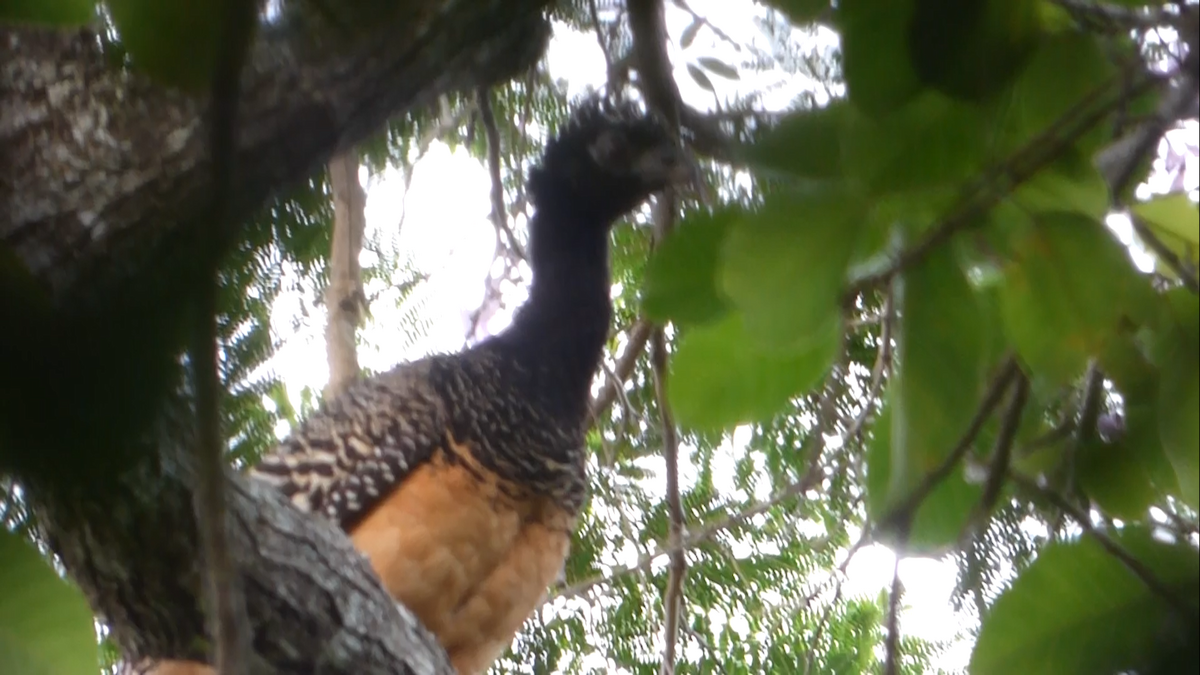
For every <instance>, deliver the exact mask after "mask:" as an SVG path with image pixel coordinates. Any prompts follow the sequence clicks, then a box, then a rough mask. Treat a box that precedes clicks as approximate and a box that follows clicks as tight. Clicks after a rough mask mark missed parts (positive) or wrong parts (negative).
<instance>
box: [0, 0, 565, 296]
mask: <svg viewBox="0 0 1200 675" xmlns="http://www.w3.org/2000/svg"><path fill="white" fill-rule="evenodd" d="M295 4H297V5H299V6H298V7H297V8H294V9H292V10H289V11H290V12H292V15H289V18H288V19H287V20H285V23H284V25H283V27H280V26H275V27H271V28H270V29H268V30H264V31H263V32H262V33H263V34H262V36H261V37H260V38H259V39H258V40H257V41H256V42H255V44H254V45H253V47H252V50H251V54H250V58H249V62H248V64H247V66H246V68H245V71H244V74H243V78H242V99H241V111H242V117H241V119H242V124H241V125H240V126H239V130H238V139H237V149H236V153H235V157H234V166H235V167H236V171H235V174H234V176H233V177H232V184H233V186H234V190H233V192H232V194H231V195H230V206H231V212H232V214H233V215H234V216H235V217H238V216H245V215H246V214H248V213H249V212H251V211H252V210H253V209H256V208H257V207H258V206H259V205H260V204H261V203H262V202H263V200H264V199H265V198H266V197H268V196H269V195H270V194H272V193H273V192H275V191H277V190H279V189H280V188H281V187H284V186H287V185H289V184H292V183H294V182H296V181H299V180H301V179H303V178H306V177H307V176H309V175H310V174H311V173H312V172H313V171H314V170H316V169H318V168H319V167H320V166H322V165H323V164H325V163H326V162H327V161H328V160H329V158H330V157H331V156H332V155H333V154H334V153H335V152H337V151H339V150H342V149H346V148H349V147H352V146H353V145H355V144H356V143H357V142H358V141H360V140H362V139H364V138H366V137H367V136H368V135H369V134H371V133H373V132H374V131H375V130H376V129H378V128H379V127H380V126H381V125H382V124H383V123H384V122H385V121H386V120H387V119H388V118H390V117H391V116H393V115H395V114H397V113H400V112H403V111H405V110H411V109H413V108H415V107H418V106H422V105H426V104H429V103H431V102H433V101H435V100H436V97H437V96H438V95H439V94H441V93H443V92H446V91H450V90H463V89H469V88H472V87H474V86H478V85H482V84H488V83H492V82H496V81H500V80H503V79H507V78H508V77H511V76H512V75H513V74H515V73H517V72H519V71H520V70H522V69H524V68H526V67H528V66H529V65H530V64H531V63H532V62H533V60H534V59H536V58H537V57H539V56H540V55H541V53H542V51H543V49H544V47H545V44H546V40H547V38H548V24H547V23H546V22H545V20H544V18H543V17H542V14H541V12H542V10H543V9H544V8H545V6H547V5H548V4H549V3H548V2H547V1H546V0H517V1H514V2H507V3H496V2H492V1H491V0H457V1H454V0H421V1H417V2H405V3H400V4H393V5H389V11H385V12H379V11H378V10H379V8H378V7H377V6H376V5H371V7H373V8H374V9H373V10H372V11H373V12H375V13H376V14H377V15H376V16H372V20H371V21H364V20H362V18H361V17H358V18H357V19H356V18H355V17H346V16H345V15H346V14H349V13H353V12H355V11H358V12H361V11H362V10H363V8H362V7H359V6H357V4H356V3H342V4H336V5H329V4H328V3H322V5H323V6H326V10H327V11H328V12H336V13H338V14H339V15H341V16H340V17H339V18H341V19H344V20H342V21H339V22H338V23H340V24H342V26H340V27H339V26H335V25H330V24H329V23H328V22H321V21H320V20H318V19H316V18H314V17H313V16H310V15H306V14H303V11H304V9H305V8H306V5H304V4H303V2H301V3H295ZM310 9H311V8H310ZM310 14H311V15H316V13H315V12H311V13H310ZM293 15H294V16H293ZM346 25H349V26H353V27H354V29H353V36H352V37H353V39H349V37H350V35H347V34H346V33H345V31H346V28H345V26H346ZM0 63H3V64H5V65H4V69H3V71H0V156H3V157H4V158H5V161H4V162H0V204H4V205H5V207H6V212H5V216H4V217H2V218H0V242H2V243H3V244H4V245H5V246H8V247H11V248H12V249H13V250H14V251H15V253H16V254H17V256H18V257H19V258H20V259H21V260H22V261H23V262H24V263H25V264H26V265H27V266H28V267H29V269H30V271H31V272H32V274H33V276H34V277H35V278H36V279H38V280H39V281H40V282H42V283H44V284H45V285H46V286H47V288H48V289H49V290H50V291H51V293H52V297H53V298H54V299H55V300H57V301H58V303H57V304H66V303H68V301H70V300H78V299H79V297H78V296H77V295H76V294H77V293H79V294H80V295H86V296H91V297H95V296H96V295H97V294H102V293H103V292H104V291H105V290H106V289H108V288H110V286H109V284H107V283H99V282H104V281H110V280H112V277H114V276H117V277H120V276H121V275H122V274H128V273H129V272H130V269H131V268H134V269H137V268H140V265H139V264H138V263H139V261H141V260H143V259H144V258H145V257H147V256H151V255H153V254H154V246H155V244H157V243H159V242H160V241H161V239H162V238H163V237H164V236H165V235H166V234H168V233H169V232H171V231H172V230H174V229H176V228H178V227H179V226H181V225H183V224H191V225H192V226H196V223H195V222H194V221H195V218H194V214H196V213H199V212H201V210H202V208H203V206H204V205H205V204H207V203H208V198H209V195H210V192H211V188H212V185H211V180H210V171H209V169H208V166H209V161H210V158H209V154H208V150H207V144H206V135H205V134H204V133H203V123H202V116H201V113H202V111H203V110H204V106H205V101H203V100H198V99H194V98H192V97H188V96H185V95H183V94H181V93H178V92H175V91H172V90H168V89H165V88H162V87H158V86H156V85H154V84H153V83H151V82H149V81H147V80H146V79H145V78H144V77H142V76H140V75H138V74H136V73H130V72H122V71H119V70H117V69H115V68H114V67H112V65H111V63H110V59H109V57H108V56H107V55H105V54H104V53H103V52H102V49H101V47H100V45H99V42H98V40H97V38H96V36H95V34H93V33H92V32H91V31H88V30H77V31H69V32H67V31H55V30H49V29H37V28H30V27H20V28H14V27H4V28H2V29H0ZM117 255H120V257H119V258H117V257H115V256H117Z"/></svg>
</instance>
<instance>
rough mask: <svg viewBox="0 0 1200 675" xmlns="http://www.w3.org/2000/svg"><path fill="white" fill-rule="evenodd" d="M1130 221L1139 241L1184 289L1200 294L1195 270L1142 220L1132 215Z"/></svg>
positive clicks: (1199, 285)
mask: <svg viewBox="0 0 1200 675" xmlns="http://www.w3.org/2000/svg"><path fill="white" fill-rule="evenodd" d="M1129 221H1130V222H1131V223H1133V231H1134V232H1136V233H1137V236H1138V239H1141V240H1142V243H1143V244H1145V245H1146V247H1147V248H1149V249H1150V250H1151V251H1153V252H1154V255H1155V256H1157V257H1158V259H1159V260H1161V261H1163V263H1164V264H1166V266H1167V267H1169V268H1171V271H1172V272H1174V273H1175V275H1176V276H1178V277H1179V279H1180V281H1182V282H1183V286H1184V288H1186V289H1188V290H1189V291H1191V292H1193V293H1200V280H1197V278H1196V272H1195V270H1194V269H1191V268H1190V266H1189V265H1188V264H1187V263H1185V262H1184V261H1183V260H1182V259H1180V257H1179V256H1178V255H1176V254H1175V252H1174V251H1172V250H1171V249H1170V248H1168V247H1167V245H1166V244H1164V243H1163V241H1162V240H1161V239H1159V238H1158V235H1157V234H1155V233H1154V230H1151V229H1150V226H1148V225H1146V223H1145V222H1144V221H1143V220H1142V219H1141V218H1138V217H1137V216H1135V215H1133V214H1132V213H1131V214H1129Z"/></svg>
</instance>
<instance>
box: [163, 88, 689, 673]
mask: <svg viewBox="0 0 1200 675" xmlns="http://www.w3.org/2000/svg"><path fill="white" fill-rule="evenodd" d="M693 176H694V164H693V163H692V162H691V161H690V159H689V158H688V156H687V155H686V153H685V152H684V151H683V150H681V149H680V148H679V147H678V146H677V144H676V142H675V141H674V140H673V139H672V137H671V135H670V133H669V132H668V131H667V128H666V127H665V126H664V125H663V124H662V123H660V121H658V120H657V119H656V118H655V117H652V116H649V115H645V114H642V113H640V112H638V111H637V109H636V108H634V107H632V106H630V105H622V106H615V107H609V106H607V105H604V104H602V103H601V102H600V101H599V100H598V99H592V100H590V101H588V102H586V103H584V104H583V105H582V106H580V107H579V109H577V111H576V112H575V113H574V114H573V115H572V117H571V119H570V120H569V122H568V123H567V124H566V125H565V126H564V128H563V129H562V130H561V131H560V133H559V135H558V136H557V138H555V139H553V140H551V141H550V142H549V143H548V144H547V146H546V149H545V152H544V155H543V157H542V159H541V161H540V163H539V164H538V165H537V166H536V167H534V168H533V169H532V170H531V171H530V174H529V181H528V191H529V194H530V197H531V203H532V205H533V207H534V215H533V217H532V218H531V220H530V222H529V254H530V258H531V260H530V261H529V263H530V267H531V269H532V272H533V277H532V280H531V283H530V287H529V298H528V300H527V301H526V302H525V304H524V305H523V306H522V307H520V308H519V309H518V310H517V312H516V314H515V316H514V318H513V322H512V324H511V325H510V326H509V327H507V328H506V329H504V330H503V331H502V332H500V333H498V334H496V335H494V336H492V337H489V338H487V339H485V340H483V341H481V342H479V343H478V344H477V345H475V346H473V347H471V348H470V349H467V350H465V351H462V352H459V353H455V354H445V355H437V356H432V357H428V358H425V359H422V360H419V361H415V362H412V363H406V364H401V365H399V366H397V367H395V368H393V369H392V370H390V371H388V372H385V373H382V374H380V375H377V376H375V377H372V378H369V379H366V380H363V381H360V382H358V383H356V384H354V385H352V386H351V387H349V388H348V389H347V391H346V392H345V393H344V394H342V395H341V396H339V397H337V398H335V399H333V400H332V401H330V402H328V403H327V404H326V405H325V406H323V408H322V409H321V410H320V411H319V412H317V413H315V414H313V415H312V416H311V417H310V418H308V419H307V420H306V421H305V422H303V423H302V424H301V425H300V426H299V427H298V428H297V429H296V430H295V432H294V433H293V434H292V435H291V436H290V437H289V438H288V439H287V440H285V441H284V442H283V443H282V444H281V445H280V446H279V447H278V448H277V449H276V450H275V451H274V452H273V453H271V454H270V455H268V456H267V457H265V458H264V459H263V460H262V462H261V463H259V464H258V465H257V466H255V467H254V468H253V469H252V470H251V475H253V476H254V477H255V478H258V479H261V480H264V481H267V482H268V483H270V484H273V485H275V486H276V487H278V489H280V490H281V491H283V493H284V494H285V495H287V496H288V497H289V498H290V499H291V500H292V502H293V503H294V504H295V505H296V506H297V507H299V508H300V509H302V510H305V511H311V512H314V513H319V514H321V515H323V516H324V517H327V518H330V519H332V520H333V521H334V522H336V523H338V524H339V525H341V526H342V527H343V528H344V529H345V530H346V531H347V532H348V533H349V534H350V538H351V540H352V541H353V543H354V545H355V546H356V547H357V548H358V549H359V550H361V551H362V552H363V553H365V554H366V556H367V558H368V559H369V560H370V563H371V565H372V567H373V568H374V570H375V571H376V573H377V574H378V575H379V577H380V579H381V580H382V581H383V585H384V586H385V587H386V588H387V590H388V592H389V593H391V595H392V596H393V597H395V598H396V599H397V600H399V601H400V602H402V603H403V604H404V605H405V606H407V607H408V608H410V609H411V610H412V611H413V612H414V613H415V614H416V615H417V616H418V617H419V618H420V619H421V621H422V623H423V624H424V625H425V626H426V627H427V628H428V629H429V630H430V631H431V632H432V633H433V634H434V635H435V636H436V637H437V639H438V640H439V641H440V643H441V644H442V646H443V647H444V648H445V649H446V651H447V652H448V654H449V656H450V660H451V663H452V664H453V665H454V667H455V668H456V669H457V670H458V672H459V673H461V674H462V675H476V674H478V673H483V672H484V671H485V670H486V669H487V668H488V667H489V666H490V665H491V663H492V662H493V661H494V660H495V659H496V658H498V657H499V656H500V654H502V653H503V652H504V650H505V649H506V648H507V647H508V645H509V643H510V642H511V641H512V639H513V637H514V636H515V634H516V632H517V631H518V630H519V629H520V627H521V625H522V624H523V623H524V621H525V620H526V619H527V618H528V617H529V615H530V614H531V613H532V612H533V611H534V609H536V607H537V605H538V604H539V602H540V601H541V598H542V597H543V594H544V593H545V592H546V589H547V587H548V586H549V585H550V584H551V583H552V582H553V581H554V579H555V578H556V576H557V575H558V573H559V570H560V569H561V567H562V565H563V562H564V560H565V558H566V556H567V552H568V547H569V543H570V538H571V533H572V531H573V529H574V526H575V522H576V518H577V516H578V514H579V511H580V508H581V507H582V505H583V502H584V499H585V496H586V493H587V472H586V462H585V460H586V457H585V444H584V434H585V432H586V426H587V419H588V403H589V390H590V385H591V382H592V380H593V378H594V376H595V373H596V371H597V369H598V367H599V364H600V360H601V358H602V354H603V348H604V343H605V341H606V340H607V336H608V331H609V324H610V323H611V317H612V303H611V299H610V293H611V283H610V274H609V262H608V239H609V232H610V229H611V227H612V226H613V224H614V223H616V222H617V221H618V220H620V219H621V218H622V217H623V216H625V215H627V214H628V213H630V212H631V211H633V210H634V209H635V208H637V207H638V206H639V205H640V204H642V203H643V202H644V201H645V200H646V199H647V198H648V197H649V196H650V195H651V194H653V193H654V192H656V191H658V190H661V189H663V188H665V187H667V186H668V185H672V184H680V183H683V182H687V181H689V180H690V179H692V177H693ZM176 663H178V662H176ZM162 665H165V664H162ZM158 672H159V673H160V674H164V675H165V673H168V672H172V671H169V670H159V671H158Z"/></svg>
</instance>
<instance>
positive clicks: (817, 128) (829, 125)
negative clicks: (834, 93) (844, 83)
mask: <svg viewBox="0 0 1200 675" xmlns="http://www.w3.org/2000/svg"><path fill="white" fill-rule="evenodd" d="M848 112H850V110H849V106H848V105H847V104H846V102H845V101H841V100H839V101H834V102H832V103H830V104H829V105H827V106H825V107H824V108H815V109H812V110H801V111H798V112H793V113H790V114H789V115H787V116H786V117H784V118H783V119H782V120H781V121H780V122H779V124H777V125H776V126H775V127H773V128H771V129H770V130H769V131H767V132H766V133H764V134H763V135H762V137H761V138H759V139H757V140H756V141H755V143H754V144H753V145H748V146H745V147H744V148H742V149H741V151H740V153H739V155H740V157H741V159H742V160H743V161H745V162H746V163H747V164H749V165H750V167H751V168H754V169H759V170H766V171H777V172H780V173H785V174H788V175H790V176H794V177H796V178H802V179H811V180H833V179H838V178H841V176H842V165H841V162H842V158H841V155H842V149H841V138H842V134H843V126H844V124H845V120H846V116H847V113H848Z"/></svg>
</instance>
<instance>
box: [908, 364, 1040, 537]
mask: <svg viewBox="0 0 1200 675" xmlns="http://www.w3.org/2000/svg"><path fill="white" fill-rule="evenodd" d="M1019 372H1020V368H1019V367H1018V366H1017V360H1016V358H1015V357H1013V356H1009V357H1007V358H1005V360H1004V362H1003V363H1002V364H1001V365H1000V368H999V370H997V371H996V375H995V377H993V378H992V383H991V385H989V386H988V390H987V393H986V394H984V397H983V402H982V403H980V404H979V409H978V410H977V411H976V412H975V417H973V418H972V419H971V423H970V424H969V425H968V426H967V430H966V432H965V433H964V434H963V437H962V439H961V440H959V442H958V445H956V446H955V447H954V450H952V451H951V452H950V454H949V455H948V456H947V457H946V459H945V460H943V461H942V463H941V465H939V466H938V467H937V468H936V469H934V470H933V471H932V472H931V473H929V474H928V475H926V476H925V478H924V480H922V481H921V483H920V485H918V486H917V487H916V489H914V490H913V491H912V494H910V495H909V496H908V497H907V498H906V499H905V500H904V501H903V502H901V503H900V505H899V506H898V507H896V508H895V509H894V510H893V511H892V513H891V514H890V515H889V517H888V521H889V522H891V523H897V524H899V525H900V527H901V529H902V530H903V531H905V532H907V530H908V524H909V523H910V522H911V521H912V517H913V514H915V513H916V511H917V509H918V508H920V507H921V503H922V502H924V501H925V498H926V497H928V496H929V493H931V492H933V490H934V488H936V487H937V486H938V485H939V484H940V483H941V482H942V481H943V480H945V479H946V477H947V476H949V475H950V472H952V471H953V470H954V467H955V466H957V465H958V463H959V462H961V461H962V458H963V457H964V456H965V455H966V454H967V451H968V450H970V449H971V444H972V443H974V442H975V438H976V437H977V436H978V435H979V432H980V431H981V430H982V429H983V425H984V424H986V423H987V421H988V418H990V417H991V416H992V411H993V410H995V409H996V407H997V406H998V405H1000V401H1002V400H1003V399H1004V393H1005V392H1006V391H1008V386H1009V384H1011V383H1012V381H1013V379H1014V378H1016V377H1017V374H1018V373H1019Z"/></svg>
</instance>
